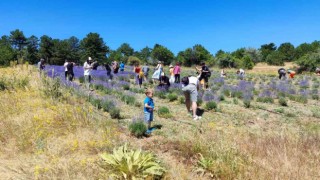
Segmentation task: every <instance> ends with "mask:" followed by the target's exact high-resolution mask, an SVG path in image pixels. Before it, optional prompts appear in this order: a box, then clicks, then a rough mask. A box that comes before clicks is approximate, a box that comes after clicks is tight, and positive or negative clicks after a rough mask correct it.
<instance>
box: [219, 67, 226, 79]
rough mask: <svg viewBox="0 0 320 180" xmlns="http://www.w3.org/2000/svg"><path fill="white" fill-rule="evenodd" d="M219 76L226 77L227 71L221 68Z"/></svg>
mask: <svg viewBox="0 0 320 180" xmlns="http://www.w3.org/2000/svg"><path fill="white" fill-rule="evenodd" d="M220 77H222V78H224V77H227V73H226V72H225V71H224V69H221V72H220Z"/></svg>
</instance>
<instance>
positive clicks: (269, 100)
mask: <svg viewBox="0 0 320 180" xmlns="http://www.w3.org/2000/svg"><path fill="white" fill-rule="evenodd" d="M256 101H257V102H262V103H273V102H274V100H273V98H272V97H258V98H257V100H256Z"/></svg>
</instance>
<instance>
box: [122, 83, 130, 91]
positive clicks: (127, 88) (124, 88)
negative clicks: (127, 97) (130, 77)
mask: <svg viewBox="0 0 320 180" xmlns="http://www.w3.org/2000/svg"><path fill="white" fill-rule="evenodd" d="M122 88H123V90H130V85H129V84H125V85H123V86H122Z"/></svg>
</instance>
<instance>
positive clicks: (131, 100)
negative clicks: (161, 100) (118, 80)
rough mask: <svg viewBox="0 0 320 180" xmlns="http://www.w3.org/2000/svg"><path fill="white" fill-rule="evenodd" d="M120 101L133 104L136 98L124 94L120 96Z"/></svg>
mask: <svg viewBox="0 0 320 180" xmlns="http://www.w3.org/2000/svg"><path fill="white" fill-rule="evenodd" d="M121 101H123V102H125V103H126V104H129V105H134V103H135V102H136V98H135V97H134V96H130V95H125V94H124V95H122V96H121Z"/></svg>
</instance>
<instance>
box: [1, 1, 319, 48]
mask: <svg viewBox="0 0 320 180" xmlns="http://www.w3.org/2000/svg"><path fill="white" fill-rule="evenodd" d="M319 9H320V1H319V0H219V1H218V0H176V1H174V0H161V1H152V0H149V1H147V0H130V1H129V0H100V1H94V0H92V1H89V0H88V1H85V0H77V1H75V0H65V1H63V0H55V1H49V0H16V1H7V0H1V1H0V12H1V13H0V35H9V34H10V31H12V30H15V29H20V30H22V31H23V32H24V34H25V35H26V36H27V37H29V36H31V35H35V36H37V37H40V36H42V35H48V36H50V37H52V38H59V39H66V38H69V37H70V36H76V37H78V38H79V39H82V38H84V37H85V36H86V35H87V34H88V33H90V32H97V33H99V34H100V35H101V37H102V38H103V40H104V41H105V42H106V44H107V45H108V46H109V47H110V48H111V49H116V48H118V47H119V46H120V45H121V44H122V43H125V42H126V43H129V44H130V45H131V47H133V48H134V49H135V50H140V49H142V48H143V47H145V46H149V47H153V46H154V44H155V43H158V44H161V45H164V46H166V47H167V48H169V49H170V50H172V51H173V52H174V53H175V54H177V53H178V52H179V51H182V50H185V49H186V48H188V47H192V46H193V45H195V44H202V45H203V46H204V47H205V48H207V49H208V50H209V51H210V52H211V53H212V54H215V53H216V51H218V50H219V49H222V50H225V51H229V52H230V51H234V50H236V49H238V48H241V47H253V48H259V47H260V45H262V44H266V43H270V42H274V43H275V44H276V45H277V46H279V45H280V44H281V43H284V42H291V43H292V44H293V45H295V46H297V45H299V44H301V43H304V42H308V43H310V42H312V41H314V40H320V10H319Z"/></svg>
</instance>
